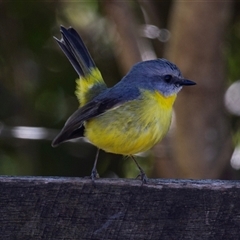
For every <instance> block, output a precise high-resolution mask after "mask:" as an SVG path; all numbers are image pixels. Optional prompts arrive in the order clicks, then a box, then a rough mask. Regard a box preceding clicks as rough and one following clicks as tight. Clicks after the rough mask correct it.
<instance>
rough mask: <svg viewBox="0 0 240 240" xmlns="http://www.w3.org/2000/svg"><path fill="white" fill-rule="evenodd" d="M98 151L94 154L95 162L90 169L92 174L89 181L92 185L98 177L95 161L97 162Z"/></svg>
mask: <svg viewBox="0 0 240 240" xmlns="http://www.w3.org/2000/svg"><path fill="white" fill-rule="evenodd" d="M99 151H100V149H99V148H98V149H97V153H96V157H95V160H94V164H93V169H92V172H91V179H92V182H93V184H94V181H95V179H96V178H97V177H99V175H98V172H97V161H98V155H99Z"/></svg>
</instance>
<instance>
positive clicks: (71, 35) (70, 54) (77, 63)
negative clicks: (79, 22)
mask: <svg viewBox="0 0 240 240" xmlns="http://www.w3.org/2000/svg"><path fill="white" fill-rule="evenodd" d="M61 33H62V38H61V39H60V40H59V39H57V38H56V37H54V39H55V40H56V41H57V43H58V45H59V47H60V48H61V49H62V51H63V52H64V54H65V55H66V56H67V58H68V60H69V61H70V63H71V64H72V66H73V67H74V69H75V70H76V72H77V73H78V75H79V76H85V75H87V74H88V73H89V72H90V71H89V69H91V68H94V67H96V66H95V63H94V61H93V60H92V58H91V56H90V54H89V52H88V50H87V48H86V46H85V44H84V43H83V41H82V39H81V37H80V36H79V35H78V33H77V32H76V31H75V30H74V29H73V28H72V27H70V28H68V29H66V28H65V27H63V26H61Z"/></svg>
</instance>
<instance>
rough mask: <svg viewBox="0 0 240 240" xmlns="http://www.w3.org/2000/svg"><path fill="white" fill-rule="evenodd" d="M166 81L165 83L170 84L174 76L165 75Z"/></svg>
mask: <svg viewBox="0 0 240 240" xmlns="http://www.w3.org/2000/svg"><path fill="white" fill-rule="evenodd" d="M164 80H165V82H167V83H169V82H170V81H171V80H172V75H169V74H167V75H165V76H164Z"/></svg>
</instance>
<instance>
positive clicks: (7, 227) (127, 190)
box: [0, 177, 240, 240]
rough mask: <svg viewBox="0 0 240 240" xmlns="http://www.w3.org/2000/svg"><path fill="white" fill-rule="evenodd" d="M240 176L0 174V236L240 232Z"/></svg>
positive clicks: (215, 235)
mask: <svg viewBox="0 0 240 240" xmlns="http://www.w3.org/2000/svg"><path fill="white" fill-rule="evenodd" d="M239 238H240V182H238V181H211V180H200V181H194V180H159V179H158V180H149V183H148V184H147V185H144V186H141V182H140V181H138V180H123V179H98V180H97V181H96V187H94V186H93V185H92V183H91V181H90V180H89V179H81V178H52V177H0V239H4V240H5V239H104V240H107V239H114V240H115V239H124V240H127V239H138V240H139V239H194V240H196V239H239Z"/></svg>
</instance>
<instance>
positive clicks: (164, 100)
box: [85, 90, 176, 155]
mask: <svg viewBox="0 0 240 240" xmlns="http://www.w3.org/2000/svg"><path fill="white" fill-rule="evenodd" d="M175 99H176V95H172V96H169V97H165V96H163V95H161V94H160V93H159V92H152V91H146V90H145V91H142V94H141V98H140V99H136V100H133V101H129V102H126V103H124V104H122V105H121V106H119V107H116V108H114V109H112V110H109V111H107V112H105V113H104V114H103V115H100V116H98V117H96V118H93V119H91V120H89V121H87V122H85V136H86V137H87V138H88V139H89V140H90V141H91V142H92V143H93V144H94V145H95V146H97V147H98V148H100V149H103V150H105V151H106V152H111V153H116V154H123V155H131V154H136V153H139V152H143V151H146V150H148V149H150V148H151V147H152V146H153V145H155V144H156V143H157V142H158V141H160V140H161V139H162V138H163V137H164V136H165V135H166V133H167V131H168V129H169V126H170V123H171V117H172V106H173V103H174V101H175Z"/></svg>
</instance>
